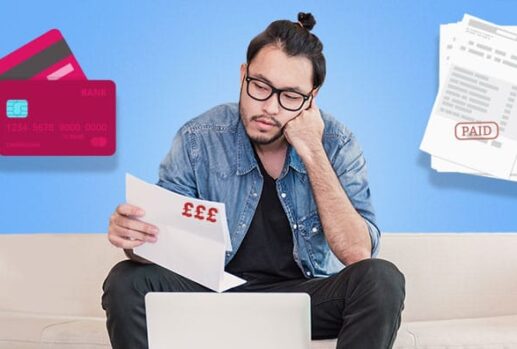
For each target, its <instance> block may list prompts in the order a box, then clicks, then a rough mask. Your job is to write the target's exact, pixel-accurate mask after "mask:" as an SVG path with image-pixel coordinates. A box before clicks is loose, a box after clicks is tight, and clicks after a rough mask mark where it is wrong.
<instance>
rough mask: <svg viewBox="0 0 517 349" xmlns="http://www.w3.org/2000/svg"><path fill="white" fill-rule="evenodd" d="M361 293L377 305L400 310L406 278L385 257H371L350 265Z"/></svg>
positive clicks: (404, 293)
mask: <svg viewBox="0 0 517 349" xmlns="http://www.w3.org/2000/svg"><path fill="white" fill-rule="evenodd" d="M348 268H350V270H349V271H350V272H352V273H353V274H354V275H353V278H354V279H355V280H356V284H359V285H360V286H358V287H360V288H361V290H362V292H361V294H363V296H364V297H366V298H368V300H369V301H370V302H371V303H372V304H374V305H375V306H376V307H380V308H388V309H390V310H397V309H398V310H400V309H402V308H403V304H404V299H405V296H406V291H405V278H404V275H403V274H402V273H401V272H400V270H399V269H398V268H397V267H396V266H395V265H394V264H393V263H391V262H389V261H387V260H384V259H377V258H371V259H366V260H362V261H360V262H357V263H355V264H352V265H350V266H349V267H347V268H346V269H348ZM346 269H345V270H346Z"/></svg>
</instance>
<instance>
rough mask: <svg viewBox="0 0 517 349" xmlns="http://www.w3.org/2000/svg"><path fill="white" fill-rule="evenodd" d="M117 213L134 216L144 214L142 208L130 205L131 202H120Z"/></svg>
mask: <svg viewBox="0 0 517 349" xmlns="http://www.w3.org/2000/svg"><path fill="white" fill-rule="evenodd" d="M116 211H117V213H118V214H121V215H123V216H135V217H141V216H143V215H144V214H145V212H144V210H142V209H141V208H140V207H137V206H134V205H131V204H127V203H126V204H121V205H119V206H118V207H117V210H116Z"/></svg>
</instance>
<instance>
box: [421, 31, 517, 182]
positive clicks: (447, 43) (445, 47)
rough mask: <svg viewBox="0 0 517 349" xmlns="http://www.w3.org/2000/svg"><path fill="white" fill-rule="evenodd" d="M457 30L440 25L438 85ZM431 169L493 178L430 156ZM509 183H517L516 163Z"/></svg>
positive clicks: (448, 60) (442, 78)
mask: <svg viewBox="0 0 517 349" xmlns="http://www.w3.org/2000/svg"><path fill="white" fill-rule="evenodd" d="M502 28H504V29H506V30H508V31H511V32H515V33H517V26H503V27H502ZM458 30H461V28H460V23H449V24H442V25H440V46H439V76H438V85H439V86H441V82H442V81H444V80H445V76H444V75H445V74H446V73H447V72H448V69H449V62H450V53H451V51H452V48H453V47H454V44H455V42H456V35H457V32H458ZM431 168H433V169H434V170H436V171H438V172H458V173H466V174H472V175H479V176H486V177H493V176H491V175H489V174H487V173H482V172H479V171H476V170H474V169H471V168H468V167H465V166H462V165H459V164H456V163H454V162H450V161H447V160H444V159H441V158H438V157H436V156H431ZM503 179H504V178H503ZM508 179H509V180H511V181H517V161H516V162H515V165H514V167H513V170H512V173H511V175H510V178H508Z"/></svg>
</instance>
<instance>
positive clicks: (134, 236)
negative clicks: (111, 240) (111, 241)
mask: <svg viewBox="0 0 517 349" xmlns="http://www.w3.org/2000/svg"><path fill="white" fill-rule="evenodd" d="M110 232H111V233H112V235H115V236H118V237H121V238H124V239H128V240H137V241H142V242H156V241H157V238H156V236H152V235H148V234H145V233H142V232H140V231H136V230H131V229H128V228H124V227H119V226H114V227H113V228H112V229H111V231H110Z"/></svg>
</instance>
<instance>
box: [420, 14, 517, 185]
mask: <svg viewBox="0 0 517 349" xmlns="http://www.w3.org/2000/svg"><path fill="white" fill-rule="evenodd" d="M439 70H440V71H439V89H438V94H437V97H436V100H435V102H434V105H433V109H432V112H431V116H430V118H429V122H428V124H427V128H426V131H425V134H424V138H423V140H422V144H421V145H420V149H421V150H423V151H425V152H427V153H429V154H431V155H432V157H431V167H432V168H433V169H435V170H437V171H438V172H460V173H468V174H475V175H482V176H490V177H496V178H500V179H506V180H512V181H517V27H503V26H498V25H496V24H493V23H490V22H487V21H485V20H482V19H480V18H476V17H473V16H470V15H467V14H465V15H464V17H463V20H462V21H461V22H458V23H452V24H445V25H441V26H440V68H439Z"/></svg>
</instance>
